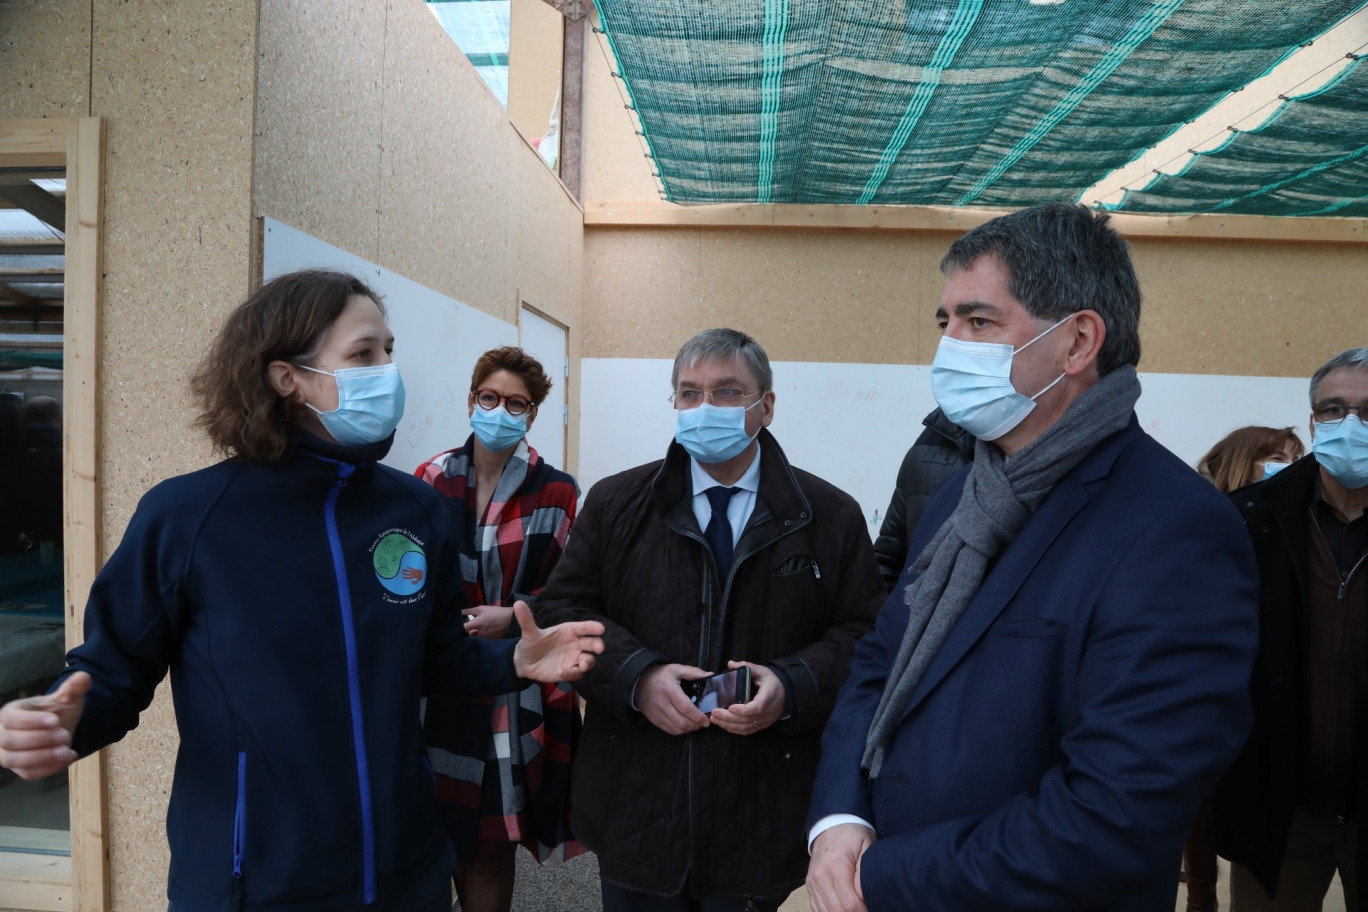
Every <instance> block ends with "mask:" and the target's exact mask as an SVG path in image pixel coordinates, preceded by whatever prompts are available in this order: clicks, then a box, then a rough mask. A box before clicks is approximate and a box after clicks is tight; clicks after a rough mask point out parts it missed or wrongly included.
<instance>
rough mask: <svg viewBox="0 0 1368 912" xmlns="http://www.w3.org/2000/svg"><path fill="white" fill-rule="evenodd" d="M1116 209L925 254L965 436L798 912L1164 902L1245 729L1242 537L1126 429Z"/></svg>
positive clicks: (1026, 213) (936, 503) (1057, 207)
mask: <svg viewBox="0 0 1368 912" xmlns="http://www.w3.org/2000/svg"><path fill="white" fill-rule="evenodd" d="M1107 221H1108V220H1107V216H1105V215H1095V214H1093V213H1091V212H1089V211H1088V210H1087V209H1085V208H1083V207H1081V206H1074V205H1068V204H1062V203H1061V204H1050V205H1045V206H1037V207H1034V208H1032V209H1026V210H1023V211H1021V212H1016V213H1013V214H1011V215H1007V216H1003V217H1001V218H997V219H994V220H992V221H990V222H988V223H986V224H984V225H982V226H980V227H978V228H975V229H974V230H973V231H970V232H969V233H968V234H966V235H965V236H964V237H962V238H960V239H959V240H958V241H956V242H955V243H954V245H953V246H952V247H951V248H950V252H949V253H948V254H947V255H946V257H945V259H944V260H943V261H942V263H941V271H942V272H943V273H944V275H945V287H944V292H943V294H942V296H941V302H940V306H939V307H938V308H937V310H936V319H937V321H938V322H939V324H940V326H941V327H942V330H943V336H942V339H941V342H940V346H939V348H938V350H937V352H936V356H935V360H934V362H933V364H932V387H933V391H934V393H935V396H936V401H937V404H938V405H939V406H940V408H941V409H942V411H944V413H945V414H946V416H947V417H949V418H950V419H951V421H953V422H954V423H956V424H958V425H960V426H961V427H963V428H964V429H965V430H967V431H968V432H969V433H971V434H973V435H974V436H976V437H977V438H978V439H979V443H978V444H977V449H976V452H975V458H974V461H973V462H972V463H971V464H970V465H969V466H967V467H965V468H964V469H962V470H961V471H960V472H959V473H958V474H956V475H955V476H952V477H951V478H950V479H949V480H947V481H946V483H945V484H944V485H942V487H941V488H940V489H939V490H938V491H937V492H936V494H935V495H934V496H933V497H932V499H931V501H930V503H929V504H928V505H927V509H926V513H925V514H924V516H923V519H922V521H921V523H920V524H919V525H918V527H917V532H916V535H915V537H914V539H913V541H912V542H911V546H910V551H909V553H910V554H914V555H919V556H918V557H917V558H916V560H915V561H914V562H913V564H912V566H911V567H910V568H909V570H908V571H907V572H906V573H904V574H903V576H902V578H901V579H900V580H899V581H898V584H897V585H896V586H895V587H894V590H893V593H892V595H891V596H890V597H889V600H888V602H887V603H886V604H885V605H884V607H883V610H882V611H881V612H880V616H879V621H878V626H877V628H876V630H875V632H874V633H872V634H870V635H869V636H867V637H866V638H865V639H863V640H862V641H861V642H860V644H859V645H858V646H857V648H856V653H855V658H854V660H853V662H852V665H851V673H850V677H849V679H848V680H847V683H846V685H845V686H844V688H843V689H842V690H841V694H840V697H839V698H838V702H837V705H836V709H835V711H834V712H833V714H832V717H831V721H830V723H829V724H828V726H827V729H826V733H825V735H824V737H823V740H822V760H821V767H820V770H819V772H818V776H817V786H816V789H815V793H814V795H813V802H812V809H811V812H810V816H809V825H810V830H809V840H810V842H809V847H810V850H811V852H812V862H811V865H810V868H809V873H808V893H809V896H810V897H811V900H812V906H813V909H814V912H837V910H840V912H855V910H866V909H867V910H872V912H879V910H884V909H888V910H892V909H898V910H903V909H914V910H934V912H939V910H955V912H968V910H994V912H1010V910H1023V912H1024V910H1064V909H1077V910H1112V909H1115V910H1121V909H1125V910H1145V912H1159V910H1163V912H1168V910H1170V909H1172V908H1173V905H1174V899H1175V894H1176V891H1177V878H1176V872H1177V871H1178V866H1179V853H1180V849H1181V846H1182V842H1183V837H1184V836H1185V835H1186V832H1187V828H1188V826H1189V824H1190V822H1191V820H1192V818H1193V816H1194V815H1195V813H1196V810H1197V807H1198V805H1199V804H1200V802H1201V801H1202V799H1203V798H1204V797H1205V796H1206V794H1207V793H1208V792H1209V791H1210V789H1211V787H1212V785H1213V784H1214V783H1215V781H1216V779H1217V777H1218V776H1219V775H1220V774H1221V772H1222V771H1223V770H1224V769H1225V768H1226V766H1228V765H1229V763H1230V762H1231V760H1232V759H1233V758H1234V756H1235V754H1236V753H1237V752H1238V751H1239V749H1240V747H1241V745H1242V744H1243V742H1244V740H1245V737H1246V735H1247V734H1248V730H1249V725H1250V719H1251V713H1250V703H1249V680H1250V670H1251V667H1252V665H1253V661H1254V653H1255V649H1256V642H1257V636H1258V618H1257V604H1256V584H1257V578H1258V577H1257V571H1256V570H1255V567H1254V562H1253V557H1252V553H1251V550H1250V547H1249V543H1248V536H1247V535H1246V534H1245V533H1244V531H1243V528H1242V525H1241V523H1240V518H1239V516H1238V514H1237V513H1236V512H1235V510H1234V508H1233V507H1232V506H1231V505H1230V503H1229V502H1227V501H1226V500H1225V499H1224V498H1223V497H1221V496H1220V495H1219V494H1218V493H1217V492H1216V491H1215V489H1214V488H1212V487H1211V485H1210V484H1208V483H1206V482H1204V481H1203V480H1202V479H1201V478H1200V477H1198V475H1197V474H1196V473H1195V472H1193V471H1192V470H1191V469H1189V468H1188V467H1187V466H1186V465H1184V464H1183V463H1182V462H1181V461H1180V460H1179V459H1178V458H1177V457H1176V456H1174V455H1173V454H1172V453H1170V452H1168V451H1167V450H1165V449H1164V448H1163V447H1162V446H1160V445H1159V444H1158V443H1156V442H1155V441H1154V440H1153V439H1152V438H1150V437H1149V436H1148V435H1147V434H1145V433H1144V431H1142V430H1141V429H1140V427H1139V424H1138V423H1137V421H1136V419H1135V414H1134V411H1133V408H1134V405H1135V402H1136V400H1137V399H1138V398H1139V396H1140V383H1139V380H1138V379H1137V377H1136V371H1135V366H1136V364H1137V363H1138V362H1139V359H1140V340H1139V322H1140V289H1139V283H1138V281H1137V279H1136V276H1135V272H1134V269H1133V268H1132V266H1131V262H1130V257H1129V253H1128V251H1127V247H1126V244H1125V242H1124V241H1123V240H1122V239H1121V238H1120V237H1119V236H1118V235H1117V234H1116V232H1115V231H1114V230H1113V229H1112V228H1111V227H1110V226H1109V225H1108V224H1107Z"/></svg>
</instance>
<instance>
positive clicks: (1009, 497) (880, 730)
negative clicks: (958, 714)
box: [861, 365, 1140, 778]
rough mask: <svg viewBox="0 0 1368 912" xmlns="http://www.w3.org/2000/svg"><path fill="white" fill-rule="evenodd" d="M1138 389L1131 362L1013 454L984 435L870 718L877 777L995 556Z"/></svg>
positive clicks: (913, 597)
mask: <svg viewBox="0 0 1368 912" xmlns="http://www.w3.org/2000/svg"><path fill="white" fill-rule="evenodd" d="M1139 398H1140V381H1139V379H1138V378H1137V377H1136V374H1135V368H1134V367H1132V366H1131V365H1124V366H1122V367H1118V368H1116V369H1114V370H1112V371H1111V372H1110V373H1108V374H1107V375H1106V376H1104V377H1102V379H1101V380H1099V381H1098V382H1097V383H1095V384H1093V385H1092V386H1091V387H1089V388H1088V389H1087V390H1085V391H1084V392H1083V394H1082V395H1081V396H1079V397H1078V398H1077V399H1075V400H1074V401H1073V403H1072V404H1071V405H1070V406H1069V408H1068V410H1067V411H1066V412H1065V413H1064V415H1063V416H1062V417H1061V418H1060V419H1059V421H1057V422H1055V424H1054V425H1052V426H1051V427H1050V428H1049V429H1048V430H1046V431H1045V433H1043V434H1041V435H1040V436H1039V437H1037V438H1036V439H1035V440H1033V441H1031V443H1029V444H1027V445H1026V446H1025V447H1023V448H1022V449H1021V451H1020V452H1018V453H1017V454H1016V455H1015V456H1013V457H1012V458H1011V459H1007V458H1006V457H1005V456H1003V453H1002V451H1001V450H1000V449H998V448H997V447H996V446H994V445H992V444H990V443H985V442H984V441H982V440H980V441H979V442H978V446H977V448H976V449H975V451H974V462H973V465H972V468H971V469H970V471H969V477H968V478H967V479H966V480H965V483H964V492H963V493H962V494H961V495H960V500H959V504H958V505H957V506H956V507H955V512H954V513H952V514H950V518H949V519H947V520H946V521H945V522H944V523H943V524H942V525H941V527H940V529H939V530H937V532H936V534H935V535H934V536H933V537H932V539H931V541H930V542H928V543H927V545H926V548H925V549H924V550H923V551H922V553H921V554H920V555H919V556H918V557H917V560H916V562H915V563H914V564H913V566H912V568H913V569H914V570H916V571H918V573H919V574H920V575H919V576H918V577H917V578H916V579H915V580H913V581H912V583H911V584H910V585H909V586H908V587H907V590H906V592H905V593H904V595H903V597H904V599H906V601H907V606H908V611H909V616H908V620H907V632H906V633H905V634H904V635H903V639H902V644H901V645H900V646H899V647H898V654H897V656H896V657H895V658H894V660H893V666H892V667H891V668H890V669H889V672H888V679H887V681H886V683H885V684H884V692H883V696H882V697H880V699H879V706H878V709H877V710H875V712H874V720H873V722H871V723H870V726H869V737H868V738H867V740H866V741H865V751H864V758H863V760H862V761H861V766H863V767H864V768H865V769H866V770H868V771H869V776H870V778H877V777H878V775H879V771H880V769H881V768H882V767H883V759H884V752H885V750H886V748H887V747H888V742H889V739H890V738H891V737H892V734H893V729H894V727H895V726H896V725H897V724H898V720H899V719H900V718H901V717H902V713H903V710H904V709H905V708H906V707H907V703H908V701H909V700H910V699H911V698H912V694H913V693H914V692H915V691H916V689H917V685H918V684H920V683H921V680H922V678H923V677H924V676H925V675H926V670H927V669H928V668H930V667H931V662H932V661H933V660H934V659H935V658H936V653H938V652H939V651H940V649H941V647H942V646H943V645H944V644H945V640H946V638H947V637H948V636H949V635H950V630H951V629H952V628H953V627H954V626H955V623H956V622H957V621H958V620H959V619H960V615H962V614H963V613H964V609H965V608H966V607H967V606H968V605H969V602H970V601H971V600H972V599H973V597H974V596H975V594H977V593H978V590H979V587H980V586H981V585H982V584H983V579H984V577H985V576H986V575H987V570H988V562H989V561H990V560H992V559H993V558H994V557H995V556H997V554H998V553H999V552H1001V551H1002V550H1003V549H1004V548H1005V547H1006V546H1007V545H1009V544H1011V543H1012V540H1013V539H1015V538H1016V536H1017V534H1018V533H1019V532H1020V531H1021V530H1022V528H1023V527H1024V526H1025V525H1026V522H1027V520H1029V519H1030V517H1031V514H1032V513H1033V512H1034V511H1035V509H1036V507H1038V506H1040V502H1041V501H1043V500H1044V499H1045V496H1046V495H1047V494H1049V493H1050V491H1051V490H1052V489H1053V488H1054V486H1055V485H1056V484H1057V483H1058V482H1059V480H1060V479H1061V478H1063V477H1064V476H1065V475H1066V474H1068V472H1070V471H1071V470H1072V469H1073V468H1074V467H1075V466H1077V465H1078V464H1079V463H1080V462H1082V461H1083V457H1085V456H1087V455H1088V453H1090V452H1092V450H1093V448H1094V447H1096V446H1097V444H1098V443H1100V442H1101V441H1102V440H1103V439H1104V438H1107V437H1110V436H1111V435H1112V434H1115V433H1116V432H1118V431H1120V430H1122V429H1124V428H1125V427H1126V425H1127V424H1128V423H1129V422H1130V416H1131V410H1132V409H1133V408H1134V407H1135V402H1136V400H1137V399H1139Z"/></svg>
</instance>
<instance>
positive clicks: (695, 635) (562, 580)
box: [533, 430, 882, 896]
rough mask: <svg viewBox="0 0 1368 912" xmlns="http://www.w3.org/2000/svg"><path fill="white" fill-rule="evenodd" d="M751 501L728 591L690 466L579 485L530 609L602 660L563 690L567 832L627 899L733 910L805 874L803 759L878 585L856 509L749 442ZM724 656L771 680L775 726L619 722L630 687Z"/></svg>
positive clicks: (807, 761)
mask: <svg viewBox="0 0 1368 912" xmlns="http://www.w3.org/2000/svg"><path fill="white" fill-rule="evenodd" d="M758 439H759V441H760V453H761V463H760V490H759V494H758V496H757V498H756V503H755V508H754V511H753V512H752V514H751V517H750V520H749V522H748V523H747V525H746V529H745V531H744V533H743V534H742V536H741V539H740V541H739V542H738V543H737V546H736V552H735V556H734V558H733V563H732V566H731V571H730V572H729V574H728V577H727V579H725V580H721V579H718V577H717V573H716V565H715V563H714V561H713V557H712V552H711V551H710V550H709V549H708V546H707V544H706V543H705V541H704V539H703V534H702V532H701V531H700V530H699V528H698V522H697V520H696V519H695V518H694V512H693V508H692V506H691V503H690V498H691V495H692V490H691V482H690V470H689V458H688V455H687V454H686V453H685V452H684V450H683V448H681V447H680V446H679V445H678V444H677V443H672V444H671V445H670V449H669V452H668V454H667V455H666V457H665V460H664V461H663V462H654V463H650V464H648V465H644V466H639V467H637V468H635V469H630V470H628V471H626V472H623V473H621V474H618V475H614V476H612V477H611V478H606V479H604V480H603V481H601V482H599V483H598V484H597V485H595V486H594V488H593V490H591V491H590V492H589V496H588V498H587V499H586V500H585V504H584V510H583V511H582V512H581V513H580V516H579V519H578V521H577V522H576V523H575V531H574V532H573V533H572V534H571V536H570V541H569V542H568V544H567V545H566V549H565V553H564V554H563V555H562V556H561V560H560V563H559V564H557V566H556V569H555V571H554V572H553V573H552V574H551V578H550V579H549V580H548V581H547V584H546V588H545V589H543V590H542V592H541V596H540V597H539V598H538V599H537V602H536V604H535V605H534V606H533V610H534V612H535V613H536V615H537V619H538V623H541V624H555V623H560V622H562V621H568V620H576V619H591V618H592V619H598V620H602V621H603V622H604V624H605V625H606V627H607V632H606V633H605V635H604V645H605V651H604V654H603V655H601V656H600V657H599V659H598V662H597V664H596V665H595V666H594V668H593V670H592V671H591V672H590V673H589V674H587V675H585V677H584V678H583V679H582V680H581V681H579V682H578V684H577V685H576V689H577V690H578V691H579V692H580V694H581V695H583V696H584V697H585V698H586V700H588V704H589V705H588V709H587V712H586V714H585V720H584V733H583V737H582V739H581V741H580V749H579V754H578V755H577V756H576V758H575V766H574V771H573V786H572V790H571V821H572V826H573V829H574V833H575V837H576V838H577V839H579V840H580V841H582V842H583V843H584V844H585V845H587V846H589V847H590V848H591V849H593V850H594V851H595V852H596V853H598V856H599V867H600V870H601V871H602V873H603V876H604V877H605V878H606V879H608V880H609V881H612V882H614V883H618V884H622V885H623V886H626V887H628V888H630V889H633V890H639V891H644V892H651V893H660V894H667V895H668V894H674V893H678V892H680V890H681V889H682V888H683V887H684V886H685V884H686V883H687V884H688V886H689V889H690V893H691V894H692V895H694V896H725V895H730V896H750V895H756V894H767V893H772V892H778V891H780V890H785V889H792V888H794V887H796V886H798V885H799V884H801V883H802V881H803V878H804V876H805V874H806V871H807V861H808V858H807V851H806V840H805V831H804V827H803V820H804V817H805V816H806V814H807V806H808V798H809V796H810V794H811V792H812V782H813V776H814V775H815V773H816V770H817V753H818V749H819V745H820V739H821V734H822V728H823V726H824V725H825V724H826V720H827V717H828V715H830V713H831V709H832V706H833V705H834V704H835V702H836V693H837V691H838V690H839V689H840V686H841V683H842V682H843V681H844V680H845V676H846V673H847V670H848V668H849V664H850V654H851V649H852V647H853V646H854V645H855V641H856V640H857V639H859V638H860V637H861V636H863V635H864V634H865V633H867V632H869V630H870V629H872V627H873V624H874V615H875V612H876V611H877V609H878V606H879V603H880V602H881V601H882V587H881V586H880V584H879V575H878V570H877V568H876V566H875V564H874V555H873V551H872V549H871V547H870V542H869V532H868V531H867V526H866V525H865V521H864V517H863V516H862V515H861V512H860V508H859V506H858V505H857V504H856V503H855V501H854V500H853V499H851V498H850V496H849V495H847V494H845V493H843V492H841V491H839V490H837V489H836V488H834V487H833V486H831V485H830V484H828V483H826V482H824V481H822V480H821V479H820V478H817V477H815V476H813V475H809V474H808V473H806V472H803V471H801V470H800V469H795V468H792V467H791V466H790V465H789V464H788V461H787V460H786V459H785V458H784V453H783V451H782V450H781V449H780V448H779V445H778V443H776V442H775V440H774V438H773V437H772V436H771V435H770V434H769V432H768V431H763V430H762V431H761V432H760V436H759V438H758ZM728 659H741V660H746V661H751V662H756V663H759V664H764V665H768V666H770V667H772V668H776V669H777V670H779V671H780V672H781V673H782V674H783V675H785V676H787V678H788V683H789V684H790V685H791V690H790V697H791V700H790V702H789V704H788V707H787V709H788V713H789V716H790V718H788V719H787V720H781V721H780V722H779V723H777V724H776V725H774V726H772V727H771V728H769V729H765V730H763V731H760V732H759V733H757V734H755V735H750V736H744V737H743V736H737V735H732V734H729V733H727V732H725V731H723V730H721V729H720V728H705V729H702V730H700V731H696V732H692V733H690V734H687V735H683V736H674V735H667V734H665V733H664V732H662V731H660V730H659V729H657V728H656V727H655V726H653V725H652V724H651V723H649V722H648V721H646V719H645V717H644V716H643V715H642V714H641V713H640V712H638V711H636V710H634V709H632V708H631V698H632V691H633V688H634V686H635V685H636V682H637V679H638V678H639V677H640V676H641V673H642V672H643V671H645V670H646V669H647V668H648V667H650V666H651V665H654V664H659V663H666V662H679V663H683V664H688V665H697V666H699V667H701V668H706V669H709V670H713V671H716V670H725V669H726V663H727V660H728Z"/></svg>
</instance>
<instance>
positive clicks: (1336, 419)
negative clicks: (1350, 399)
mask: <svg viewBox="0 0 1368 912" xmlns="http://www.w3.org/2000/svg"><path fill="white" fill-rule="evenodd" d="M1350 415H1353V416H1354V417H1356V418H1358V420H1359V421H1362V422H1363V423H1364V424H1368V404H1364V405H1346V404H1345V403H1343V402H1339V401H1337V400H1333V399H1332V400H1329V401H1326V402H1317V403H1316V404H1315V405H1313V406H1312V407H1311V417H1312V418H1314V419H1315V420H1316V423H1317V424H1339V423H1340V422H1341V421H1343V420H1344V419H1345V418H1348V417H1349V416H1350Z"/></svg>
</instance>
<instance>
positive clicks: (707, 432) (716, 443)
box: [675, 396, 765, 465]
mask: <svg viewBox="0 0 1368 912" xmlns="http://www.w3.org/2000/svg"><path fill="white" fill-rule="evenodd" d="M764 401H765V397H764V396H761V397H760V398H759V399H757V400H756V401H755V402H753V403H751V404H750V405H748V406H746V407H745V408H741V407H739V406H732V407H729V408H719V407H718V406H715V405H711V404H709V403H707V402H705V403H703V404H702V405H699V406H695V407H694V408H690V409H680V410H679V411H677V412H675V440H677V441H679V445H680V446H682V447H683V448H684V449H686V450H688V452H689V455H690V456H692V457H693V458H694V459H697V460H698V461H699V462H702V463H705V464H708V465H712V464H714V463H718V462H726V461H727V460H728V459H731V458H732V457H734V456H739V455H741V452H742V451H743V450H745V449H746V447H748V446H750V442H751V441H752V440H754V439H755V437H753V436H751V435H750V434H747V433H746V412H749V411H750V410H751V409H753V408H755V407H756V406H757V405H759V404H760V403H761V402H764ZM755 433H756V434H759V433H760V432H759V431H756V432H755Z"/></svg>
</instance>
